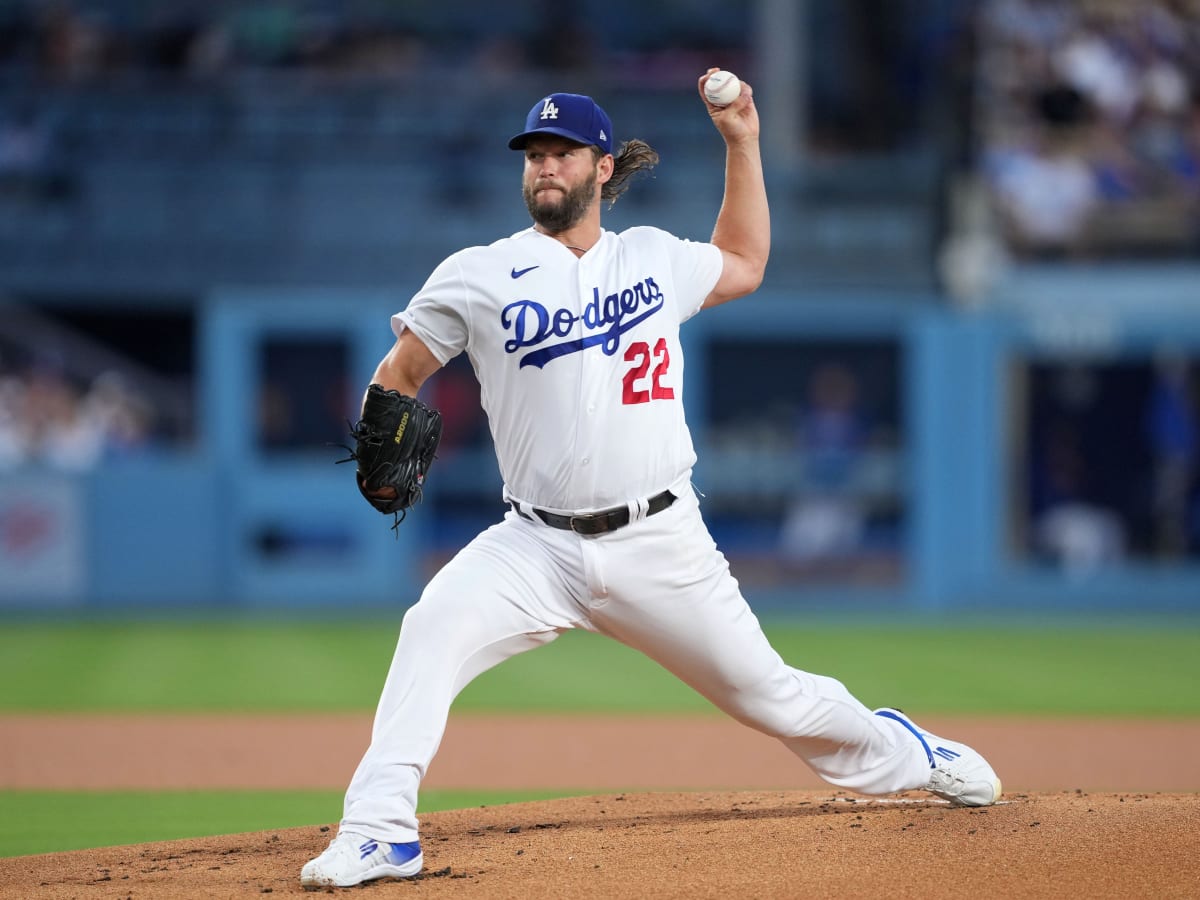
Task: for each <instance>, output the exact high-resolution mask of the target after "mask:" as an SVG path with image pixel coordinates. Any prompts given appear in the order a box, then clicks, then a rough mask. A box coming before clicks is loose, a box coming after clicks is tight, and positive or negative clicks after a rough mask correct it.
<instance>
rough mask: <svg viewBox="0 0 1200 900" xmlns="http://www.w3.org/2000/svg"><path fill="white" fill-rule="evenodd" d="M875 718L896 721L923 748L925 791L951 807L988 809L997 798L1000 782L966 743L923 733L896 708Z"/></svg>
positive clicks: (882, 710) (882, 712) (884, 710)
mask: <svg viewBox="0 0 1200 900" xmlns="http://www.w3.org/2000/svg"><path fill="white" fill-rule="evenodd" d="M875 715H877V716H883V717H884V718H886V719H892V720H893V721H896V722H899V723H900V724H901V725H903V726H904V727H905V728H907V729H908V730H909V731H910V732H912V734H913V736H914V737H915V738H916V739H917V740H918V741H920V742H921V746H922V747H924V748H925V755H926V756H927V757H928V758H929V769H930V772H929V783H928V784H927V785H925V787H924V788H923V789H924V790H926V791H929V792H930V793H931V794H934V795H936V796H938V797H941V798H942V799H943V800H949V801H950V803H951V805H952V806H991V805H992V804H993V803H995V802H996V800H998V799H999V797H1000V779H999V778H998V777H996V773H995V772H994V771H993V770H992V767H991V766H990V765H988V761H987V760H986V759H984V758H983V756H981V755H980V754H979V753H978V752H976V751H975V750H972V749H971V748H970V747H968V746H967V745H966V744H960V743H958V742H957V741H948V740H946V739H945V738H940V737H937V736H936V735H932V734H930V733H929V732H928V731H922V730H921V729H920V728H918V727H917V725H916V723H915V722H913V720H912V719H910V718H909V717H908V716H906V715H905V714H904V713H902V712H901V711H900V710H898V709H893V708H890V707H885V708H883V709H877V710H875Z"/></svg>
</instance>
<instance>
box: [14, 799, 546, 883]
mask: <svg viewBox="0 0 1200 900" xmlns="http://www.w3.org/2000/svg"><path fill="white" fill-rule="evenodd" d="M567 793H568V792H564V791H559V792H553V791H520V792H518V791H424V792H422V794H421V809H420V812H422V813H427V812H436V811H437V810H439V809H465V808H466V807H469V806H497V805H499V804H502V803H517V802H521V801H526V800H544V799H549V798H552V797H562V796H566V795H567ZM0 809H3V810H4V815H3V816H0V856H26V855H28V854H32V853H54V852H59V851H64V850H82V849H86V848H89V847H112V846H120V845H124V844H141V843H146V842H149V841H169V840H175V839H177V838H192V837H205V836H207V835H213V834H238V833H242V832H248V831H268V830H271V829H278V828H293V827H299V826H301V825H316V824H321V825H329V826H331V828H333V829H336V828H337V820H338V818H339V817H340V816H341V812H342V795H341V793H340V792H333V791H155V792H150V791H121V792H111V791H96V792H91V793H75V792H67V791H62V792H59V791H0ZM332 836H333V832H332V831H331V832H330V837H332ZM297 874H299V873H297Z"/></svg>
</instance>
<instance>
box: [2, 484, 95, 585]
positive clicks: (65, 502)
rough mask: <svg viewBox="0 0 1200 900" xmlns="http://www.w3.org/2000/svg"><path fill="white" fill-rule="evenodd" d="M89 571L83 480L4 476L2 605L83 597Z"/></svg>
mask: <svg viewBox="0 0 1200 900" xmlns="http://www.w3.org/2000/svg"><path fill="white" fill-rule="evenodd" d="M84 575H85V566H84V535H83V498H82V489H81V486H80V485H78V484H76V483H73V482H71V481H64V480H62V479H49V478H44V477H31V478H30V477H26V478H22V479H21V480H20V481H19V482H18V481H17V480H16V479H4V480H0V605H6V604H7V605H16V604H20V605H29V604H31V603H36V604H38V605H41V604H53V605H56V606H58V605H66V604H74V603H78V602H80V600H81V589H82V587H83V584H84Z"/></svg>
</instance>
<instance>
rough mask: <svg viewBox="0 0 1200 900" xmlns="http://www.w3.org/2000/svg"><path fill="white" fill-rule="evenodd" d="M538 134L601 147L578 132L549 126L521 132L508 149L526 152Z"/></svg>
mask: <svg viewBox="0 0 1200 900" xmlns="http://www.w3.org/2000/svg"><path fill="white" fill-rule="evenodd" d="M538 134H553V135H557V136H558V137H564V138H566V139H567V140H569V141H574V142H575V143H577V144H582V145H583V146H585V147H593V146H596V147H598V146H600V145H599V144H596V143H595V142H594V141H589V140H588V139H587V138H585V137H584V136H583V135H581V134H578V133H577V132H574V131H568V130H567V129H566V128H554V127H549V126H548V127H546V128H535V129H534V130H533V131H523V132H521V133H520V134H518V135H516V136H515V137H513V138H511V139H510V140H509V142H508V149H509V150H524V149H525V144H527V143H528V142H529V139H530V138H531V137H533V136H534V135H538ZM601 149H603V148H601ZM606 152H607V151H606Z"/></svg>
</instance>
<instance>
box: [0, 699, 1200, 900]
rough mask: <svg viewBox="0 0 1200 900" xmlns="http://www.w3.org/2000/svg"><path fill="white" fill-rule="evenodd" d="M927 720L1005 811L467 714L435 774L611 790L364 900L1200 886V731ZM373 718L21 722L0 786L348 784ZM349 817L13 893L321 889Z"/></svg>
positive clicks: (14, 877) (1195, 891)
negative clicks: (311, 862)
mask: <svg viewBox="0 0 1200 900" xmlns="http://www.w3.org/2000/svg"><path fill="white" fill-rule="evenodd" d="M921 721H922V724H923V725H925V726H926V727H928V728H930V730H933V731H935V732H940V733H944V734H946V735H948V736H953V737H954V738H956V739H961V740H965V741H967V742H968V743H973V744H975V745H976V746H978V747H979V748H980V749H982V750H984V751H985V752H986V753H987V754H988V756H989V758H991V759H992V761H993V762H994V763H995V765H996V768H997V770H998V771H999V772H1000V774H1001V777H1002V778H1003V779H1004V780H1005V795H1004V798H1003V799H1004V802H1002V803H1001V804H998V805H997V806H994V807H991V808H988V809H985V810H969V809H952V808H950V807H949V806H947V805H946V804H945V803H942V802H940V801H936V800H932V799H929V798H928V797H927V796H926V795H923V794H922V795H912V796H909V797H901V798H889V799H888V800H884V801H877V800H876V801H868V800H865V799H863V798H858V797H855V796H854V795H851V794H847V793H845V792H836V791H833V790H831V789H830V788H829V787H828V786H825V785H823V784H822V783H821V782H820V781H819V780H817V779H815V778H814V777H813V776H812V775H811V774H810V773H809V772H807V770H806V769H805V768H804V767H803V766H802V765H800V764H799V763H798V762H797V761H796V760H795V759H794V758H793V757H791V755H790V754H788V753H787V752H786V751H784V750H782V748H781V747H780V746H779V745H778V744H777V743H776V742H774V741H771V740H770V739H767V738H764V737H763V736H761V735H757V734H755V733H754V732H751V731H749V730H747V729H745V728H742V727H741V726H738V725H736V724H734V723H732V722H729V721H726V720H724V719H721V718H718V717H713V718H707V717H705V718H685V719H661V718H655V719H650V718H599V719H590V718H580V719H566V720H564V719H561V718H540V717H532V716H524V717H519V718H516V719H507V718H501V717H494V716H471V717H458V718H455V719H453V720H452V722H451V725H450V728H449V729H448V731H447V734H446V738H445V741H444V743H443V748H442V751H441V753H440V754H439V756H438V758H437V759H436V760H435V762H434V765H433V766H432V767H431V769H430V772H429V776H428V779H427V781H426V784H427V785H428V786H429V787H435V786H436V787H443V788H446V787H467V788H471V787H482V788H492V789H495V788H533V787H548V788H556V789H560V788H570V789H572V790H578V789H580V788H586V789H588V790H591V791H593V792H594V793H593V795H592V796H586V797H576V798H572V799H567V800H556V801H545V802H537V803H526V804H517V805H510V806H498V807H490V808H479V809H469V810H456V811H451V812H439V813H430V814H427V815H423V816H422V846H423V848H424V850H425V872H424V874H423V875H422V876H421V877H420V878H418V879H412V880H409V881H405V882H400V883H376V884H372V885H368V886H365V887H362V888H358V889H356V890H357V891H359V892H360V893H358V894H355V895H354V896H371V897H393V896H396V897H442V896H445V897H449V896H454V897H456V898H457V897H480V898H484V897H486V898H509V897H511V898H520V900H541V898H563V897H571V898H575V897H580V898H592V897H594V898H601V897H605V898H607V897H613V898H615V897H646V898H659V897H680V898H682V897H689V898H691V897H718V896H720V897H764V898H767V897H876V896H881V895H885V894H886V895H891V896H896V897H918V896H919V897H922V898H935V900H936V898H941V897H947V898H949V897H962V896H972V897H997V898H999V897H1006V898H1007V897H1046V898H1049V897H1089V898H1092V897H1122V898H1128V897H1146V898H1169V897H1180V898H1183V897H1188V898H1195V897H1200V852H1198V850H1200V838H1198V837H1197V835H1200V796H1198V795H1197V793H1196V792H1197V791H1198V790H1200V722H1162V721H1151V722H1100V721H1074V722H1061V721H1050V720H1046V721H1041V720H1020V721H1018V720H999V721H997V720H964V719H953V720H947V719H925V718H923V719H922V720H921ZM369 728H370V721H369V717H364V716H329V717H319V718H313V717H305V718H301V717H270V718H248V717H246V718H229V717H187V718H183V717H179V718H174V717H170V718H158V717H156V718H136V717H116V718H114V717H83V718H79V717H57V716H10V717H4V718H0V735H2V736H3V740H2V741H0V788H33V787H37V788H43V789H45V788H54V787H59V788H68V789H78V788H110V789H111V788H127V787H128V788H132V787H151V788H197V789H202V788H205V787H209V788H215V787H254V788H281V789H287V788H301V787H336V788H341V787H344V785H345V782H346V780H347V779H348V778H349V775H350V772H351V771H352V769H353V766H354V764H355V763H356V762H357V759H358V756H359V755H360V754H361V752H362V750H363V749H364V746H365V741H366V737H367V734H368V732H369ZM81 747H86V748H87V750H86V752H85V753H82V754H81V753H80V752H79V751H80V748H81ZM336 815H337V810H331V814H330V816H331V821H330V822H328V823H325V824H324V825H321V826H318V825H314V826H310V827H305V828H295V829H286V830H279V831H272V832H258V833H252V834H242V835H227V836H221V837H213V838H199V839H193V840H180V841H168V842H162V843H155V844H144V845H138V846H132V847H113V848H104V849H99V850H88V851H78V852H71V853H53V854H44V855H39V856H27V857H15V858H10V859H0V897H3V898H9V897H11V898H18V897H20V898H41V897H45V898H51V900H57V898H67V897H80V898H88V897H104V898H109V897H114V898H115V897H122V898H125V897H131V898H145V897H180V898H192V897H195V898H208V897H224V898H237V897H250V896H258V897H261V896H262V895H263V894H267V893H275V894H280V893H282V894H300V893H303V892H302V890H301V889H300V886H299V882H298V880H297V875H298V873H299V870H300V866H301V865H303V863H304V862H305V861H306V860H307V859H309V858H310V857H312V856H313V855H315V854H316V853H317V852H319V851H320V850H321V849H322V848H323V847H324V846H325V844H326V842H327V841H328V840H329V838H330V837H331V836H332V834H333V831H334V829H336V823H335V822H334V821H332V820H333V819H334V818H335V817H336Z"/></svg>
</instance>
